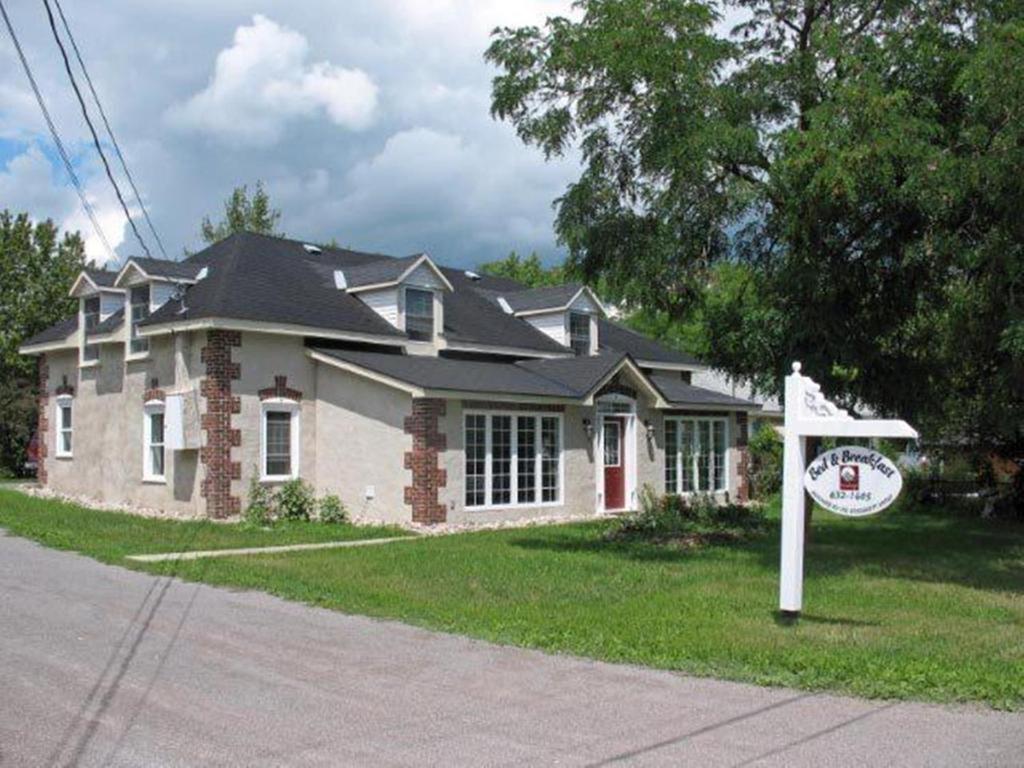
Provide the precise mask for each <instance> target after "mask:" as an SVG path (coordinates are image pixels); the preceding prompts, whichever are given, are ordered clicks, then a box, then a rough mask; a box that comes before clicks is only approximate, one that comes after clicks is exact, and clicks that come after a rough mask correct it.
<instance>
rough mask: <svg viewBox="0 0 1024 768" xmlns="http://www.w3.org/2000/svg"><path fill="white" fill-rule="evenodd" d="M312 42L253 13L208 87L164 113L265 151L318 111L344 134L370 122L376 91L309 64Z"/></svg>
mask: <svg viewBox="0 0 1024 768" xmlns="http://www.w3.org/2000/svg"><path fill="white" fill-rule="evenodd" d="M308 57H309V43H308V42H307V40H306V38H305V37H304V36H303V35H302V34H300V33H298V32H296V31H295V30H292V29H288V28H287V27H283V26H281V25H280V24H277V23H276V22H274V21H272V20H271V19H268V18H266V17H265V16H260V15H256V16H254V17H253V20H252V24H251V25H249V26H240V27H238V28H237V29H236V30H235V36H234V42H233V44H232V46H231V47H230V48H226V49H225V50H223V51H221V52H220V53H219V54H217V62H216V64H215V66H214V72H213V76H212V78H211V79H210V83H209V84H208V85H207V86H206V88H205V89H203V90H202V91H200V92H199V93H197V94H195V95H194V96H192V97H191V98H190V99H188V101H186V102H185V103H183V104H179V105H176V106H175V107H172V108H171V110H170V111H169V112H168V118H169V119H170V121H171V123H172V124H173V125H175V126H177V127H180V128H183V129H186V130H193V131H198V132H203V133H207V134H210V135H213V136H215V137H217V138H220V139H223V140H229V141H239V142H243V143H245V144H250V145H256V146H262V145H269V144H273V143H275V142H276V141H278V140H279V139H280V138H281V136H282V134H283V132H284V129H285V126H286V125H287V123H288V122H289V121H290V120H293V119H296V118H311V117H315V116H316V115H317V113H318V112H320V110H323V111H324V112H325V113H326V114H327V116H328V117H329V118H330V120H331V121H332V122H333V123H334V124H335V125H338V126H341V127H343V128H347V129H349V130H353V131H358V130H363V129H365V128H367V127H369V126H370V125H371V123H372V122H373V119H374V115H375V112H376V110H377V86H376V84H375V83H374V82H373V80H372V79H371V78H370V76H369V75H367V74H366V73H365V72H364V71H362V70H361V69H345V68H343V67H339V66H336V65H334V64H332V63H330V62H328V61H320V62H315V63H313V64H308V63H307V59H308Z"/></svg>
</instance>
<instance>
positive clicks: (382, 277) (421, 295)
mask: <svg viewBox="0 0 1024 768" xmlns="http://www.w3.org/2000/svg"><path fill="white" fill-rule="evenodd" d="M334 283H335V286H336V287H337V288H338V289H339V290H344V291H346V292H347V293H349V294H352V295H354V296H355V297H356V298H358V299H359V300H360V301H362V302H363V303H364V304H365V305H366V306H368V307H369V308H370V309H372V310H373V311H374V312H376V313H377V314H378V315H380V316H381V317H382V318H384V320H386V321H387V322H388V323H390V324H391V325H392V326H394V327H395V328H397V329H399V330H400V331H404V332H405V333H406V335H407V336H408V337H409V340H410V341H412V342H415V343H421V344H430V345H431V346H432V347H436V346H440V345H441V335H442V332H443V330H444V294H445V293H446V292H449V291H451V290H453V289H452V285H451V283H450V282H448V279H447V278H446V277H445V276H444V274H443V273H442V272H441V270H440V269H438V267H437V265H436V264H434V262H433V261H432V260H431V258H430V257H429V256H427V254H425V253H419V254H415V255H413V256H409V257H406V258H404V259H380V260H377V261H371V262H369V263H366V264H360V265H357V266H353V267H347V268H344V269H338V270H335V272H334ZM414 349H415V347H414Z"/></svg>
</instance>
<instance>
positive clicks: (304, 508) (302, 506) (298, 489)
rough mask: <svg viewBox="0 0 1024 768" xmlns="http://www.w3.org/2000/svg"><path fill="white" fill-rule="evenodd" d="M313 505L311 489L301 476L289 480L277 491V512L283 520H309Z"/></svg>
mask: <svg viewBox="0 0 1024 768" xmlns="http://www.w3.org/2000/svg"><path fill="white" fill-rule="evenodd" d="M315 505H316V502H315V500H314V499H313V489H312V488H311V487H310V486H309V484H308V483H307V482H306V481H305V480H303V479H302V478H299V477H296V478H295V479H294V480H289V481H288V482H287V483H285V484H284V485H282V486H281V488H280V489H279V490H278V492H277V513H278V515H279V516H280V517H281V518H282V519H283V520H309V518H310V516H311V515H312V514H313V510H314V507H315Z"/></svg>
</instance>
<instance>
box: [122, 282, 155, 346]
mask: <svg viewBox="0 0 1024 768" xmlns="http://www.w3.org/2000/svg"><path fill="white" fill-rule="evenodd" d="M143 287H145V288H146V289H147V290H148V295H147V297H146V310H147V312H146V318H148V317H149V316H150V315H151V314H153V286H152V284H150V283H137V284H135V285H132V286H130V287H129V288H128V294H127V296H126V297H125V308H124V313H125V321H126V322H125V326H126V328H125V332H126V333H127V334H128V338H127V339H126V340H125V359H126V360H143V359H145V358H147V357H149V347H150V340H149V338H147V337H146V336H136V335H135V313H134V311H133V310H134V307H135V306H136V304H135V302H133V301H132V291H133V290H135V289H136V288H143ZM139 306H141V303H140V304H139ZM146 318H143V320H145V319H146ZM140 322H141V321H140ZM136 340H138V341H144V342H145V343H146V348H145V349H143V350H139V351H138V352H133V351H132V342H134V341H136Z"/></svg>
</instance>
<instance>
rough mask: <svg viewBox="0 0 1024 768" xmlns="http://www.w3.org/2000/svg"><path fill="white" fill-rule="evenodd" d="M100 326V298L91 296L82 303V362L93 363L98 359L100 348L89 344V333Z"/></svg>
mask: <svg viewBox="0 0 1024 768" xmlns="http://www.w3.org/2000/svg"><path fill="white" fill-rule="evenodd" d="M99 324H100V297H99V296H92V297H90V298H88V299H85V300H84V301H83V302H82V327H83V328H84V331H83V334H82V361H83V362H94V361H96V360H99V359H100V348H99V347H98V346H97V345H96V344H89V343H88V338H89V333H90V331H92V330H94V329H95V328H96V326H97V325H99Z"/></svg>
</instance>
